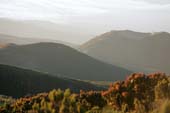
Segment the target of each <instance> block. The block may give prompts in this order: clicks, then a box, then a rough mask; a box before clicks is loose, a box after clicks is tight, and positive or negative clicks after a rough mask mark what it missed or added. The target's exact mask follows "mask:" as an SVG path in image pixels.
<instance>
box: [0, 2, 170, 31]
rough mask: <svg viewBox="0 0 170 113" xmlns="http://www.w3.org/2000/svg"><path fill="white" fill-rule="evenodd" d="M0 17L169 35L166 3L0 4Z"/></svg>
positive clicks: (168, 7) (168, 10) (103, 29)
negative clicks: (166, 32) (167, 33)
mask: <svg viewBox="0 0 170 113" xmlns="http://www.w3.org/2000/svg"><path fill="white" fill-rule="evenodd" d="M0 17H7V18H13V19H24V20H25V19H26V20H27V19H28V20H29V19H31V20H34V19H36V20H48V21H52V22H56V23H61V24H71V25H75V26H79V27H81V28H87V29H88V28H89V29H90V30H91V32H93V31H94V33H99V32H105V31H108V30H112V29H131V30H136V31H149V32H152V31H155V32H156V31H168V32H170V0H0Z"/></svg>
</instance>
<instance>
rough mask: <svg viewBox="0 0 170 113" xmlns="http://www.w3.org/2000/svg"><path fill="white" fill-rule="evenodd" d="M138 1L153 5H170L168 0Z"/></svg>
mask: <svg viewBox="0 0 170 113" xmlns="http://www.w3.org/2000/svg"><path fill="white" fill-rule="evenodd" d="M138 1H145V2H149V3H154V4H170V0H138Z"/></svg>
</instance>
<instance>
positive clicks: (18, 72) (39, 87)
mask: <svg viewBox="0 0 170 113" xmlns="http://www.w3.org/2000/svg"><path fill="white" fill-rule="evenodd" d="M56 88H61V89H63V90H64V89H67V88H70V89H71V90H73V91H74V92H79V91H80V89H83V90H94V89H95V90H101V89H103V88H101V87H98V86H95V85H92V84H89V83H86V82H82V81H77V80H73V79H67V78H60V77H54V76H50V75H48V74H43V73H40V72H35V71H31V70H26V69H20V68H17V67H12V66H7V65H0V94H2V95H8V96H13V97H22V96H25V95H30V94H36V93H40V92H47V91H50V90H52V89H56Z"/></svg>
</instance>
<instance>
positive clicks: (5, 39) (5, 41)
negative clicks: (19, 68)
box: [0, 33, 78, 48]
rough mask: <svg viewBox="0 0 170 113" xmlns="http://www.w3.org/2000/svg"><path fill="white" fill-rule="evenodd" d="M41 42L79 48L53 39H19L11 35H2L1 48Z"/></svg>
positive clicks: (0, 39)
mask: <svg viewBox="0 0 170 113" xmlns="http://www.w3.org/2000/svg"><path fill="white" fill-rule="evenodd" d="M39 42H55V43H61V44H64V45H67V46H70V47H73V48H78V45H76V44H72V43H68V42H64V41H58V40H52V39H46V38H32V37H29V38H28V37H19V36H13V35H9V34H3V33H0V48H3V47H7V46H8V45H11V44H16V45H26V44H32V43H39Z"/></svg>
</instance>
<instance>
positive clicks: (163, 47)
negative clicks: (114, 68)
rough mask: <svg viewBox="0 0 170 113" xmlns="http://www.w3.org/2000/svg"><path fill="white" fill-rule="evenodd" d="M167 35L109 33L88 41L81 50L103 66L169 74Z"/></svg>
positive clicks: (126, 32) (130, 32) (163, 33)
mask: <svg viewBox="0 0 170 113" xmlns="http://www.w3.org/2000/svg"><path fill="white" fill-rule="evenodd" d="M169 50H170V34H169V33H167V32H158V33H140V32H134V31H129V30H123V31H110V32H107V33H104V34H102V35H100V36H97V37H96V38H94V39H92V40H90V41H88V42H87V43H85V44H83V45H82V46H81V51H83V52H84V53H86V54H88V55H89V56H92V57H94V58H97V59H99V60H101V61H104V62H106V63H110V64H114V65H118V66H121V67H123V68H126V69H129V70H132V71H137V72H138V71H140V72H155V71H162V72H166V73H170V60H169V58H170V52H169Z"/></svg>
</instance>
